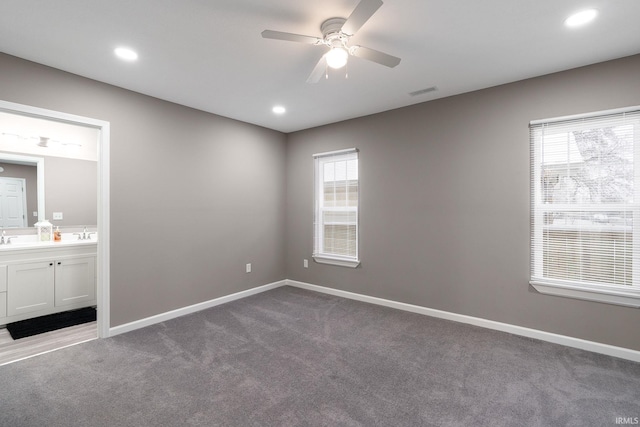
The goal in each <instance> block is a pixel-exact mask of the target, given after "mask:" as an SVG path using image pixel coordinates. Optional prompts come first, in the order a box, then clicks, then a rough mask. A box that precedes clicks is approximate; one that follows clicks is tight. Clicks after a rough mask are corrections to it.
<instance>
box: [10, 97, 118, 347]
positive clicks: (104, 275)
mask: <svg viewBox="0 0 640 427" xmlns="http://www.w3.org/2000/svg"><path fill="white" fill-rule="evenodd" d="M0 111H3V112H7V113H12V114H19V115H23V116H30V117H36V118H41V119H46V120H53V121H58V122H64V123H69V124H74V125H78V126H85V127H86V126H88V127H93V128H96V129H98V130H99V131H100V132H99V137H98V138H99V140H98V150H99V151H98V189H97V191H98V224H97V225H98V233H99V234H98V235H99V236H100V238H99V240H98V258H97V261H98V273H97V279H98V284H97V305H98V319H97V321H98V322H97V323H98V337H100V338H106V337H108V336H109V322H110V319H109V312H110V299H109V298H110V292H109V290H110V275H109V268H110V258H109V251H110V243H109V242H110V230H109V221H110V217H109V205H110V200H111V199H110V197H111V196H110V193H109V191H110V190H109V180H110V177H109V156H110V154H109V153H110V131H109V129H110V124H109V122H107V121H104V120H98V119H92V118H90V117H83V116H76V115H75V114H67V113H62V112H60V111H54V110H47V109H45V108H38V107H32V106H30V105H23V104H16V103H14V102H8V101H1V100H0ZM39 169H40V168H39ZM40 178H42V179H44V175H42V177H41V176H40V173H38V179H40ZM39 203H40V200H38V204H39ZM42 206H43V212H44V200H43V201H42ZM38 208H40V207H39V206H38ZM39 210H40V209H39ZM43 215H44V213H43Z"/></svg>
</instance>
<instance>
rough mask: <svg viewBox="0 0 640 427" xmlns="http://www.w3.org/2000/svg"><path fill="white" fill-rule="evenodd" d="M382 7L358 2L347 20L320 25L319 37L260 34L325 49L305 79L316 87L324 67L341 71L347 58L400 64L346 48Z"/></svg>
mask: <svg viewBox="0 0 640 427" xmlns="http://www.w3.org/2000/svg"><path fill="white" fill-rule="evenodd" d="M380 6H382V0H360V3H358V5H357V6H356V8H355V9H354V10H353V12H351V15H349V17H348V18H347V19H344V18H330V19H327V20H326V21H324V22H323V23H322V25H321V26H320V31H321V32H322V37H313V36H304V35H300V34H293V33H284V32H282V31H272V30H264V31H263V32H262V37H263V38H265V39H275V40H285V41H291V42H298V43H306V44H311V45H315V46H326V47H328V48H329V51H327V52H326V53H325V54H324V55H322V58H320V60H319V61H318V63H317V64H316V66H315V67H314V69H313V71H312V72H311V74H310V75H309V78H308V79H307V83H317V82H318V81H319V80H320V78H321V77H322V75H323V74H326V70H327V67H331V68H342V67H344V66H345V65H346V64H347V59H348V58H349V55H351V56H356V57H358V58H363V59H367V60H369V61H373V62H376V63H378V64H381V65H384V66H387V67H390V68H393V67H395V66H396V65H398V64H399V63H400V58H397V57H395V56H391V55H389V54H386V53H384V52H380V51H377V50H374V49H369V48H368V47H363V46H356V45H354V46H350V45H349V39H350V38H351V37H352V36H353V35H354V34H355V33H356V31H358V30H359V29H360V27H362V26H363V25H364V24H365V22H367V21H368V20H369V18H371V16H373V14H374V13H375V12H376V11H377V10H378V9H379V8H380Z"/></svg>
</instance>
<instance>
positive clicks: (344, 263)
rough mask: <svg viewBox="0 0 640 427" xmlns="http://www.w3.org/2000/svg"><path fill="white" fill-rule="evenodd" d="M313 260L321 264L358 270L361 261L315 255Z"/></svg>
mask: <svg viewBox="0 0 640 427" xmlns="http://www.w3.org/2000/svg"><path fill="white" fill-rule="evenodd" d="M313 260H314V261H315V262H317V263H320V264H331V265H339V266H341V267H350V268H356V267H357V266H359V265H360V260H359V259H345V258H332V257H329V256H326V255H313Z"/></svg>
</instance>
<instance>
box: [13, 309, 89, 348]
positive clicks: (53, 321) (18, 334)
mask: <svg viewBox="0 0 640 427" xmlns="http://www.w3.org/2000/svg"><path fill="white" fill-rule="evenodd" d="M94 320H96V309H95V308H93V307H86V308H81V309H79V310H73V311H65V312H63V313H55V314H48V315H46V316H40V317H34V318H33V319H27V320H21V321H19V322H13V323H8V324H7V330H8V331H9V333H10V334H11V337H12V338H13V339H14V340H17V339H20V338H24V337H30V336H32V335H38V334H42V333H44V332H50V331H55V330H56V329H62V328H66V327H69V326H74V325H80V324H82V323H87V322H93V321H94Z"/></svg>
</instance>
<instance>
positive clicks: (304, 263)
mask: <svg viewBox="0 0 640 427" xmlns="http://www.w3.org/2000/svg"><path fill="white" fill-rule="evenodd" d="M303 265H304V268H309V260H308V259H305V260H304V262H303Z"/></svg>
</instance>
